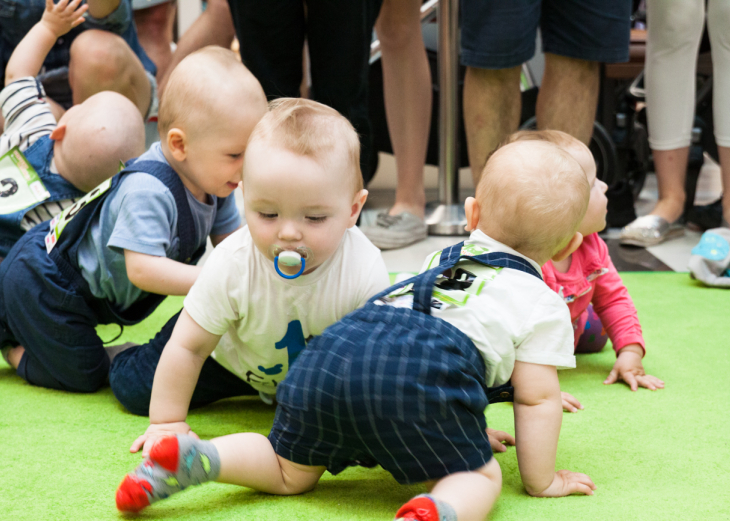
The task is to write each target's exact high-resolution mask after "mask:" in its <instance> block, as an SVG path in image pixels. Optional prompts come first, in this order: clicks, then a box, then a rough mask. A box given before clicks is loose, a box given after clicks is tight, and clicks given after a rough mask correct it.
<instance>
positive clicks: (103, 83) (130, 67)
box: [68, 30, 152, 117]
mask: <svg viewBox="0 0 730 521" xmlns="http://www.w3.org/2000/svg"><path fill="white" fill-rule="evenodd" d="M68 81H69V84H70V85H71V90H72V91H73V102H74V105H78V104H79V103H82V102H83V101H84V100H85V99H87V98H89V97H90V96H93V95H94V94H96V93H98V92H101V91H105V90H111V91H114V92H118V93H119V94H122V95H123V96H126V97H127V98H129V99H130V100H132V102H133V103H134V104H135V105H136V106H137V108H138V109H139V112H140V113H141V114H142V117H145V116H146V115H147V111H148V109H149V106H150V101H151V98H152V92H151V87H150V80H149V79H148V78H147V75H146V73H145V70H144V67H143V66H142V62H141V61H140V60H139V58H137V56H136V55H135V54H134V52H132V49H130V48H129V46H128V45H127V43H126V42H125V41H124V40H123V39H122V38H121V37H120V36H117V35H116V34H113V33H110V32H107V31H99V30H89V31H84V32H83V33H81V34H80V35H78V36H77V37H76V39H75V40H74V42H73V44H72V45H71V59H70V60H69V71H68Z"/></svg>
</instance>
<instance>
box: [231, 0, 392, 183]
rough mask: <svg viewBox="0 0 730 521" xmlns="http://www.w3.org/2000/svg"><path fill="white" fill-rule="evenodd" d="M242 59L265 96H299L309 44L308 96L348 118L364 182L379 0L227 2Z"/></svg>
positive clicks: (369, 171) (371, 168)
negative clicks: (371, 63) (369, 87)
mask: <svg viewBox="0 0 730 521" xmlns="http://www.w3.org/2000/svg"><path fill="white" fill-rule="evenodd" d="M228 3H229V5H230V7H231V13H232V15H233V23H234V25H235V27H236V35H237V36H238V39H239V41H240V43H241V58H242V59H243V63H245V64H246V66H247V67H248V68H249V69H250V70H251V72H252V73H253V74H254V76H256V78H258V80H259V81H260V82H261V85H262V86H263V88H264V92H266V95H267V96H268V97H269V99H273V98H278V97H282V96H288V97H298V96H299V85H300V83H301V81H302V49H303V45H304V38H305V35H306V38H307V40H308V42H309V54H310V58H311V73H312V94H313V98H314V99H315V100H317V101H319V102H320V103H324V104H325V105H329V106H330V107H332V108H334V109H336V110H337V111H339V112H340V113H341V114H342V115H344V116H345V117H346V118H347V119H349V120H350V122H351V123H352V125H353V126H354V127H355V130H356V131H357V133H358V134H359V136H360V144H361V153H360V167H361V169H362V175H363V179H364V181H365V183H367V182H368V181H370V179H371V178H372V176H373V175H374V173H375V167H376V166H377V153H376V152H374V148H373V145H372V132H371V127H370V120H369V118H368V91H367V84H368V67H369V66H368V59H369V57H370V42H371V39H372V30H373V25H374V24H375V20H376V18H377V16H378V12H379V11H380V5H381V3H382V0H307V2H306V6H307V14H306V17H305V14H304V7H303V4H304V2H302V0H229V2H228Z"/></svg>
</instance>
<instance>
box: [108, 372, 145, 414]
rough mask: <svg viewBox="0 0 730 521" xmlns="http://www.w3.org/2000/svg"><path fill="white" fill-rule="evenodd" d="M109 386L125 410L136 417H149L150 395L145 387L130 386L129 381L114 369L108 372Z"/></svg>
mask: <svg viewBox="0 0 730 521" xmlns="http://www.w3.org/2000/svg"><path fill="white" fill-rule="evenodd" d="M109 385H110V386H111V388H112V392H113V393H114V396H115V397H116V399H117V400H118V401H119V403H121V404H122V406H123V407H124V408H125V409H127V410H128V411H129V412H131V413H132V414H136V415H137V416H149V413H150V398H151V393H150V392H149V391H148V389H147V387H146V386H140V385H130V382H129V380H128V379H127V378H124V377H123V376H121V375H119V374H118V373H117V372H115V371H114V368H112V370H111V371H110V372H109Z"/></svg>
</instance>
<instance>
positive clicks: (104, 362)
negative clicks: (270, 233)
mask: <svg viewBox="0 0 730 521" xmlns="http://www.w3.org/2000/svg"><path fill="white" fill-rule="evenodd" d="M135 172H144V173H147V174H150V175H152V176H154V177H156V178H157V179H159V180H160V181H162V182H163V183H164V184H165V186H166V187H167V188H168V189H169V190H170V192H171V193H172V195H173V197H174V199H175V204H176V206H177V212H178V236H179V238H180V258H179V259H176V260H179V261H180V262H185V263H186V264H193V263H195V262H197V261H198V260H199V259H200V257H201V256H202V255H203V253H204V251H205V244H203V245H202V246H201V247H200V248H197V251H196V249H195V246H196V245H195V225H194V222H193V216H192V212H191V210H190V206H189V204H188V200H187V195H186V192H185V187H184V186H183V184H182V181H180V178H179V177H178V175H177V174H176V173H175V171H174V170H173V169H172V168H171V167H170V166H169V165H167V164H166V163H162V162H158V161H135V160H132V161H130V162H129V163H127V168H125V169H124V170H123V171H122V172H120V173H119V174H117V175H116V176H115V177H114V178H113V179H112V185H111V188H110V189H109V190H107V191H106V192H105V193H104V194H102V195H101V196H99V197H98V198H97V199H94V200H92V201H91V202H89V203H88V204H87V205H85V206H81V207H79V208H78V211H77V213H76V215H74V217H73V218H72V219H71V220H70V221H69V222H68V224H67V225H66V227H65V229H64V230H63V233H62V234H61V236H60V237H59V239H58V242H57V243H56V245H55V247H54V248H53V250H52V251H51V252H50V254H49V253H47V251H46V246H45V236H46V234H47V233H48V232H49V227H48V225H47V223H46V224H41V225H38V226H36V227H34V228H33V229H32V230H30V231H29V232H27V233H26V234H25V235H24V236H23V237H22V238H21V239H20V240H19V241H18V242H17V244H16V245H15V246H14V247H13V248H12V249H11V251H10V253H9V254H8V256H7V258H6V259H5V261H4V262H3V263H2V264H0V346H2V345H8V344H10V345H17V344H20V345H22V346H23V347H24V348H25V354H24V356H23V358H22V360H21V362H20V365H19V367H18V374H19V375H20V376H21V377H23V378H24V379H25V380H26V381H28V382H29V383H31V384H34V385H39V386H42V387H49V388H52V389H62V390H67V391H76V392H93V391H96V390H97V389H99V387H101V386H102V385H103V384H104V383H105V382H106V379H107V375H108V371H109V358H108V356H107V354H106V352H105V351H104V346H103V342H102V340H101V339H100V338H99V336H98V335H97V333H96V329H95V328H96V326H97V324H111V323H115V324H121V325H129V324H136V323H138V322H140V321H141V320H143V319H144V318H146V317H147V316H148V315H149V314H150V313H152V311H154V310H155V308H156V307H157V306H158V305H159V304H160V302H162V300H163V299H164V298H165V296H163V295H155V294H147V295H146V296H145V297H144V298H142V299H141V300H139V301H138V302H136V303H135V304H134V305H133V306H132V307H131V308H129V309H127V310H125V311H124V312H119V311H118V310H115V309H114V308H113V306H112V305H111V304H110V303H109V302H108V301H106V300H104V299H99V298H96V297H94V296H93V295H92V294H91V291H90V289H89V286H88V283H87V282H86V281H85V280H84V278H83V277H82V276H81V273H80V270H79V267H78V262H77V252H78V248H79V245H80V243H81V241H82V239H83V237H84V236H85V235H86V232H87V230H88V229H89V226H90V225H91V223H92V221H93V220H94V217H95V216H97V215H98V214H99V212H100V211H101V207H102V203H103V201H104V200H105V198H106V197H107V196H108V194H110V193H112V192H113V191H114V188H115V187H116V186H117V185H118V184H119V183H120V182H121V180H122V179H123V178H124V177H125V176H126V175H128V174H131V173H135ZM92 192H93V191H92ZM220 202H221V203H222V201H220Z"/></svg>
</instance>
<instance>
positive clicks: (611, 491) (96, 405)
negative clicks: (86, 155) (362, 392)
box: [0, 273, 730, 521]
mask: <svg viewBox="0 0 730 521" xmlns="http://www.w3.org/2000/svg"><path fill="white" fill-rule="evenodd" d="M623 276H624V280H625V281H626V285H627V286H628V288H629V291H630V292H631V294H632V296H633V298H634V300H635V302H636V306H637V308H638V310H639V316H640V318H641V321H642V324H643V327H644V332H645V336H646V342H647V348H648V352H649V355H648V357H647V358H646V360H645V365H646V369H647V371H649V372H650V374H653V375H656V376H658V377H660V378H662V379H663V380H665V382H666V389H664V390H662V391H656V392H650V391H647V390H639V392H637V393H632V392H630V391H629V390H628V388H627V387H626V386H624V385H622V384H617V385H612V386H604V385H603V384H602V381H603V379H604V378H605V377H606V375H607V374H608V372H609V370H610V368H611V366H612V364H613V360H614V356H613V353H612V351H611V350H610V349H605V350H604V352H603V353H600V354H596V355H582V356H579V357H578V369H575V370H571V371H565V372H562V373H561V384H562V387H563V389H564V390H566V391H568V392H570V393H572V394H574V395H575V396H576V397H578V399H580V400H581V401H582V403H583V404H584V405H585V410H584V411H581V412H579V413H576V414H565V415H564V417H563V428H562V431H561V437H560V445H559V448H558V468H568V469H571V470H575V471H581V472H585V473H586V474H588V475H589V476H591V478H593V480H594V481H595V483H596V485H597V486H598V490H597V491H596V495H595V496H594V497H585V496H573V497H568V498H561V499H535V498H531V497H529V496H528V495H527V494H526V493H525V492H524V490H523V488H522V484H521V482H520V478H519V474H518V472H517V462H516V458H515V452H514V449H510V450H509V451H508V452H507V453H506V454H500V455H498V456H497V459H498V461H499V462H500V464H501V466H502V472H503V475H504V487H503V491H502V496H501V498H500V500H499V501H498V503H497V506H496V508H495V509H494V511H493V513H492V515H491V517H490V519H492V520H517V519H526V520H553V519H555V520H573V519H576V520H578V519H580V520H603V519H606V520H608V519H624V520H674V519H682V520H690V519H702V520H706V519H713V520H714V519H730V414H728V413H729V412H730V411H729V409H730V408H729V407H728V403H727V402H728V400H729V399H730V384H729V383H728V382H729V378H728V375H730V354H729V352H730V345H729V343H728V324H729V323H730V322H729V321H728V315H729V314H730V313H729V311H730V305H729V303H730V301H729V299H730V292H728V291H722V290H712V289H705V288H702V287H700V286H699V285H697V284H696V283H694V282H692V281H691V280H690V279H689V277H688V276H687V275H686V274H674V273H627V274H623ZM180 306H181V300H180V299H175V300H170V301H168V302H167V303H166V304H165V306H164V309H160V310H158V311H159V313H158V315H157V316H156V317H155V318H154V319H150V320H149V321H148V322H146V323H144V324H142V325H140V326H137V327H136V328H129V329H127V330H125V335H124V340H130V341H144V340H145V339H146V338H149V337H150V336H151V335H152V334H153V333H154V332H155V331H156V328H157V327H159V325H160V324H161V321H163V320H164V319H165V318H166V317H167V316H169V315H170V314H172V313H173V312H174V311H176V310H177V309H179V307H180ZM117 332H118V328H114V327H110V328H107V329H106V330H105V331H104V332H103V334H102V337H103V338H113V337H114V336H116V334H117ZM0 411H2V412H1V413H0V437H1V438H2V440H3V444H2V448H0V455H2V458H1V459H0V461H1V462H2V469H1V470H0V473H1V474H0V475H1V476H2V477H1V478H0V519H8V520H14V521H15V520H17V521H20V520H26V519H27V520H33V521H37V520H51V519H54V520H55V519H71V520H74V521H76V520H87V519H88V520H104V519H119V518H120V517H121V516H120V515H119V514H117V512H116V509H115V507H114V491H115V489H116V487H117V484H118V483H119V482H120V481H121V479H122V477H123V475H124V474H125V473H126V472H128V471H131V470H132V469H133V468H134V466H135V465H136V464H137V463H138V461H139V456H137V455H134V454H130V453H129V452H128V451H127V449H128V447H129V445H130V444H131V443H132V441H133V440H134V439H135V437H137V436H138V435H140V434H142V433H143V432H144V430H145V428H146V426H147V419H146V418H140V417H136V416H132V415H131V414H128V413H126V412H125V411H124V410H122V408H121V407H120V406H119V405H118V404H117V403H116V402H115V400H114V397H113V396H112V394H111V392H110V391H109V389H108V388H107V389H104V390H103V391H101V392H99V393H96V394H94V395H73V394H68V393H63V392H57V391H50V390H46V389H40V388H37V387H31V386H29V385H27V384H25V383H24V382H23V381H22V380H21V379H20V378H18V377H17V376H15V375H14V373H13V372H12V371H11V370H10V368H9V367H7V366H6V365H2V362H0ZM487 419H488V423H489V425H490V426H491V427H495V428H499V429H503V430H506V431H508V432H514V429H513V420H512V411H511V407H510V406H509V405H505V404H498V405H495V406H490V407H489V410H488V413H487ZM272 420H273V409H272V408H270V407H267V406H265V405H264V404H263V403H261V402H260V401H259V400H258V399H231V400H225V401H222V402H219V403H217V404H214V405H212V406H210V407H207V408H204V409H203V410H198V411H194V412H192V413H191V414H190V417H189V422H190V424H191V426H192V427H193V429H194V430H195V431H196V432H197V433H198V434H199V435H200V436H201V437H204V438H210V437H214V436H220V435H223V434H229V433H233V432H239V431H256V432H260V433H267V432H268V430H269V428H270V426H271V423H272ZM422 491H424V488H423V487H422V486H411V487H401V486H399V485H398V484H397V483H396V482H395V480H393V479H392V478H391V477H390V475H389V474H387V473H386V472H385V471H383V470H382V469H359V468H357V469H349V470H347V471H345V472H343V473H342V474H340V475H339V476H337V477H332V476H330V475H328V474H326V475H325V477H324V479H323V480H322V481H321V483H320V485H319V486H318V487H317V489H316V490H315V491H314V492H312V493H309V494H305V495H303V496H299V497H275V496H268V495H265V494H260V493H256V492H253V491H251V490H248V489H243V488H238V487H234V486H228V485H219V484H209V485H206V486H203V487H198V488H195V489H191V490H189V491H186V492H184V493H182V494H179V495H177V496H176V497H174V498H172V499H170V500H167V501H164V502H162V503H159V504H157V505H154V506H153V507H151V508H149V509H148V510H146V511H145V512H144V513H143V514H142V515H141V516H139V517H140V518H141V519H196V520H208V519H220V520H223V519H236V520H300V519H301V520H304V519H306V520H376V519H377V520H387V519H392V516H393V513H394V512H395V510H396V509H397V508H398V507H399V506H400V505H401V504H402V503H403V502H404V501H406V500H407V499H408V498H409V497H411V496H412V495H414V494H416V493H420V492H422Z"/></svg>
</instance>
